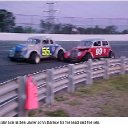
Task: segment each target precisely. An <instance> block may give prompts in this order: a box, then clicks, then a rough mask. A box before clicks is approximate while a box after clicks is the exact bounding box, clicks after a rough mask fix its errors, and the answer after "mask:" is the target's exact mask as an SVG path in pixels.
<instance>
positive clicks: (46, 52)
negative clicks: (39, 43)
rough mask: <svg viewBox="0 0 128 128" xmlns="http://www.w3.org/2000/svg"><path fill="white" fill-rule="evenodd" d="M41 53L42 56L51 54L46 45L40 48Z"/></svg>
mask: <svg viewBox="0 0 128 128" xmlns="http://www.w3.org/2000/svg"><path fill="white" fill-rule="evenodd" d="M42 55H43V56H50V55H51V52H50V49H49V48H47V47H43V48H42Z"/></svg>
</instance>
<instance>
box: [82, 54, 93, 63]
mask: <svg viewBox="0 0 128 128" xmlns="http://www.w3.org/2000/svg"><path fill="white" fill-rule="evenodd" d="M90 59H92V56H91V54H89V53H88V54H86V55H85V56H84V58H83V61H88V60H90Z"/></svg>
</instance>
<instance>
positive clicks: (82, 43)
mask: <svg viewBox="0 0 128 128" xmlns="http://www.w3.org/2000/svg"><path fill="white" fill-rule="evenodd" d="M91 45H92V42H91V41H81V42H80V44H79V46H84V47H90V46H91Z"/></svg>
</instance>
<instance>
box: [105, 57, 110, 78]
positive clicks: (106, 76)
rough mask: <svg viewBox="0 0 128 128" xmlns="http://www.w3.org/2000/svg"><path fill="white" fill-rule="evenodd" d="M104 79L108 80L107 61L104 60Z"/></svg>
mask: <svg viewBox="0 0 128 128" xmlns="http://www.w3.org/2000/svg"><path fill="white" fill-rule="evenodd" d="M104 79H109V60H108V59H106V60H105V63H104Z"/></svg>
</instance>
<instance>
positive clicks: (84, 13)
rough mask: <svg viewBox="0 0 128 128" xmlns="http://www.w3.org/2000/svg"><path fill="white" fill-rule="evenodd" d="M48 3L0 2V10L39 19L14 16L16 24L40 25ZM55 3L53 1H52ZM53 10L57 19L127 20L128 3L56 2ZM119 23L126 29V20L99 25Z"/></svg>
mask: <svg viewBox="0 0 128 128" xmlns="http://www.w3.org/2000/svg"><path fill="white" fill-rule="evenodd" d="M47 2H48V1H0V9H6V10H7V11H10V12H13V13H14V14H24V15H39V16H40V17H33V18H32V17H31V16H27V17H26V16H19V15H15V16H16V23H17V24H18V23H25V24H26V22H29V23H34V24H35V23H36V24H39V23H40V19H42V17H44V16H48V13H47V12H44V11H47V10H48V4H46V3H47ZM54 2H55V1H54ZM54 9H55V10H57V11H56V13H55V16H56V17H57V18H59V17H83V18H128V1H56V2H55V4H54ZM56 22H59V23H60V22H63V23H66V22H68V23H72V24H73V23H74V24H76V25H78V26H79V25H83V24H86V25H88V26H89V25H90V24H91V25H95V24H97V23H98V22H99V21H96V20H95V21H94V20H91V21H89V20H88V21H87V20H85V19H82V18H77V19H71V18H68V19H65V18H59V19H58V21H56ZM115 22H116V25H117V24H118V23H119V25H118V26H119V27H122V25H124V26H123V27H126V25H128V20H125V21H122V20H121V21H120V20H118V21H114V22H113V21H112V20H104V21H103V20H101V21H100V22H99V25H102V26H104V25H107V24H108V23H111V24H112V25H113V24H115Z"/></svg>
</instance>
